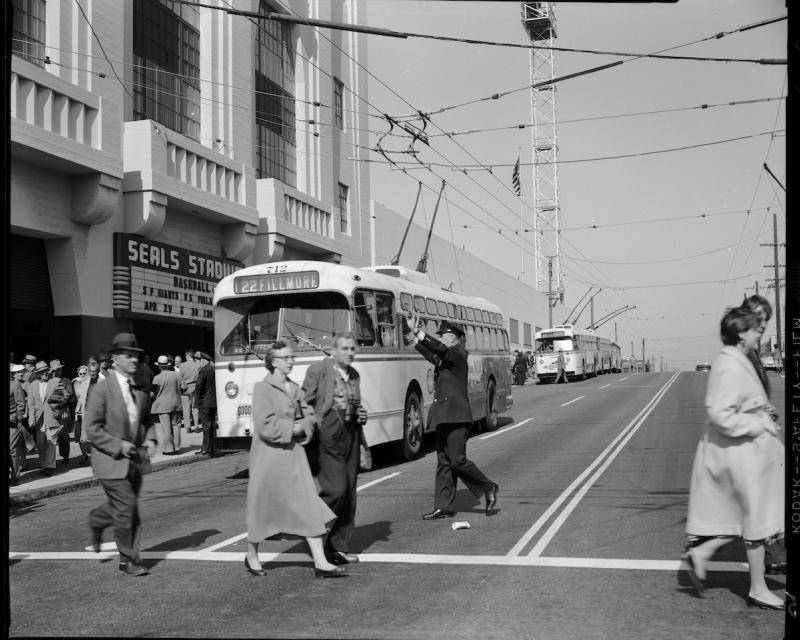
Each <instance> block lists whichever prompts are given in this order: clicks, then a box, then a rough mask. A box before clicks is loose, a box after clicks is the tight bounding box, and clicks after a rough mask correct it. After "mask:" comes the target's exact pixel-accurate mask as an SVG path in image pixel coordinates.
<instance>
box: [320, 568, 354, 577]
mask: <svg viewBox="0 0 800 640" xmlns="http://www.w3.org/2000/svg"><path fill="white" fill-rule="evenodd" d="M345 576H347V567H334V568H333V569H330V570H329V569H317V568H316V567H314V577H315V578H344V577H345Z"/></svg>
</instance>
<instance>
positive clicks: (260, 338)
mask: <svg viewBox="0 0 800 640" xmlns="http://www.w3.org/2000/svg"><path fill="white" fill-rule="evenodd" d="M216 326H217V340H218V341H219V344H220V353H221V354H222V355H237V354H243V353H245V352H246V351H253V352H255V353H264V352H265V351H266V350H267V347H268V346H269V344H270V343H272V342H274V341H275V340H277V339H279V338H282V339H289V340H293V341H294V342H295V349H296V350H297V351H309V350H316V348H317V347H324V348H327V347H330V346H332V344H333V340H332V338H333V336H334V335H335V334H337V333H343V332H348V331H352V327H351V323H350V306H349V305H348V303H347V298H346V297H345V296H344V295H342V294H341V293H332V292H324V291H315V292H314V293H295V294H285V295H277V296H263V297H258V298H231V299H228V300H221V301H220V302H219V305H218V306H217V322H216Z"/></svg>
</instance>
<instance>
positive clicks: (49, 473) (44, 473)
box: [39, 469, 53, 478]
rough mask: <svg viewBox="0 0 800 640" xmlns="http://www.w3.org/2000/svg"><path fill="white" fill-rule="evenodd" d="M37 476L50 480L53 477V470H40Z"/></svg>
mask: <svg viewBox="0 0 800 640" xmlns="http://www.w3.org/2000/svg"><path fill="white" fill-rule="evenodd" d="M39 475H40V476H46V477H48V478H50V477H52V475H53V470H52V469H42V470H41V471H40V472H39Z"/></svg>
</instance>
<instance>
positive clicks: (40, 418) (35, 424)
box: [28, 360, 61, 476]
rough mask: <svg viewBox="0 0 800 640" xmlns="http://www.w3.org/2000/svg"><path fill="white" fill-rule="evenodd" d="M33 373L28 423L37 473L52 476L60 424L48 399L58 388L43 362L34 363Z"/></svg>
mask: <svg viewBox="0 0 800 640" xmlns="http://www.w3.org/2000/svg"><path fill="white" fill-rule="evenodd" d="M34 373H36V374H37V375H38V378H37V379H36V380H35V381H34V382H32V383H31V386H30V387H29V390H28V423H29V424H30V425H31V427H32V428H33V430H34V432H35V434H36V448H37V449H38V451H39V466H40V467H41V471H40V472H39V473H40V474H41V475H43V476H52V475H53V472H54V471H55V469H56V446H57V442H58V432H59V430H60V429H61V422H59V420H58V418H57V417H56V415H55V414H54V413H53V406H52V405H51V404H50V403H49V402H48V399H49V398H50V396H51V395H52V394H53V393H54V392H55V390H56V389H57V388H58V380H57V379H56V378H51V376H50V367H49V366H48V365H47V363H46V362H44V361H43V360H40V361H39V362H37V363H36V368H35V369H34Z"/></svg>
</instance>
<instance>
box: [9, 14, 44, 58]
mask: <svg viewBox="0 0 800 640" xmlns="http://www.w3.org/2000/svg"><path fill="white" fill-rule="evenodd" d="M44 19H45V0H14V35H13V36H12V40H11V51H13V52H14V53H16V54H17V55H19V56H21V57H23V58H25V59H26V60H27V61H29V62H32V63H33V64H37V65H39V66H40V67H43V66H44Z"/></svg>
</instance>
